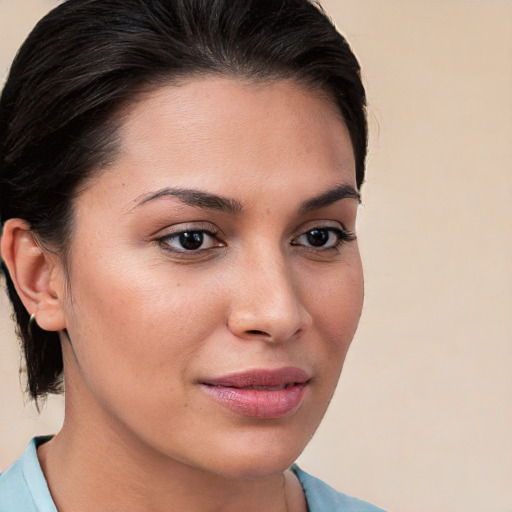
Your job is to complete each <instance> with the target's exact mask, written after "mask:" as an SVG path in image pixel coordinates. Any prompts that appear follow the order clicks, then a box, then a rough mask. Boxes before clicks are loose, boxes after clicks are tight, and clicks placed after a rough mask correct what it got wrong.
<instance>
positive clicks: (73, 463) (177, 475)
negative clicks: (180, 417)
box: [38, 417, 307, 512]
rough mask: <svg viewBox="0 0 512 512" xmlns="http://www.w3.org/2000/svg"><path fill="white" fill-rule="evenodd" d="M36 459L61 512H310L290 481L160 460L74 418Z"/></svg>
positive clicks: (120, 435) (124, 436) (126, 440)
mask: <svg viewBox="0 0 512 512" xmlns="http://www.w3.org/2000/svg"><path fill="white" fill-rule="evenodd" d="M38 456H39V459H40V462H41V467H42V469H43V473H44V474H45V477H46V479H47V482H48V485H49V488H50V491H51V494H52V497H53V499H54V501H55V504H56V506H57V509H58V510H59V512H68V511H71V510H72V511H73V512H82V511H84V512H85V511H90V510H102V509H103V508H104V506H105V503H108V504H109V509H110V510H130V512H139V510H140V511H141V512H142V511H145V512H147V511H152V512H160V511H162V512H163V511H165V512H174V511H176V512H177V511H183V510H187V511H189V512H200V511H201V512H221V511H222V512H232V511H233V512H234V511H237V512H238V511H240V510H244V511H246V512H257V511H258V512H261V511H262V510H264V511H265V512H291V511H292V510H293V511H295V510H307V508H306V507H305V500H304V497H303V493H302V488H301V487H300V483H299V482H298V481H297V480H296V477H295V476H294V475H292V474H288V475H287V476H286V477H285V475H284V473H279V474H277V475H272V476H268V477H265V478H258V479H245V478H233V477H226V476H223V475H218V474H211V473H209V472H208V471H205V470H203V469H201V468H194V467H190V466H188V465H186V464H184V463H181V462H179V461H176V460H174V459H172V458H170V457H166V456H162V455H161V454H158V453H155V452H154V450H152V449H151V448H148V447H145V446H143V445H142V443H141V442H140V441H139V442H138V443H137V442H133V440H130V439H129V436H128V435H127V434H126V433H120V432H116V433H115V434H114V435H112V432H111V431H108V430H107V429H102V430H101V432H94V431H92V430H90V429H84V428H83V427H81V426H79V425H76V424H75V422H74V421H73V419H70V418H69V417H67V418H66V421H65V423H64V426H63V428H62V430H61V432H60V433H59V434H57V435H56V436H55V437H54V438H53V439H52V440H51V441H49V442H48V443H46V444H44V445H42V446H41V447H40V448H39V450H38ZM294 480H295V481H294ZM297 484H298V486H299V487H300V491H298V489H297ZM299 507H300V508H299Z"/></svg>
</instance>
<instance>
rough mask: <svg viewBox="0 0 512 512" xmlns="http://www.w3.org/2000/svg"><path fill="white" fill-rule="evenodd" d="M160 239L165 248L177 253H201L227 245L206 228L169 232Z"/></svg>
mask: <svg viewBox="0 0 512 512" xmlns="http://www.w3.org/2000/svg"><path fill="white" fill-rule="evenodd" d="M158 241H159V243H160V244H161V245H162V247H163V248H164V249H166V250H168V251H172V252H175V253H194V252H196V253H201V252H202V251H206V250H208V249H213V248H215V247H222V246H224V245H225V244H224V243H222V242H221V241H220V240H219V239H218V237H217V235H216V234H215V233H212V232H211V231H208V230H205V229H188V230H183V231H178V232H176V233H169V234H168V235H165V236H163V237H161V238H159V239H158Z"/></svg>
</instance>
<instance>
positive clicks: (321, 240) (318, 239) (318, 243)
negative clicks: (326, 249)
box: [306, 229, 330, 247]
mask: <svg viewBox="0 0 512 512" xmlns="http://www.w3.org/2000/svg"><path fill="white" fill-rule="evenodd" d="M329 235H330V232H329V230H327V229H312V230H311V231H308V232H307V233H306V238H307V241H308V243H309V245H312V246H313V247H322V246H324V245H325V244H326V243H327V242H328V241H329Z"/></svg>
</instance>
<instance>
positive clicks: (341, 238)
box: [155, 226, 356, 256]
mask: <svg viewBox="0 0 512 512" xmlns="http://www.w3.org/2000/svg"><path fill="white" fill-rule="evenodd" d="M315 231H316V232H319V233H323V234H325V233H327V237H328V238H327V240H329V239H330V235H331V234H332V235H334V236H335V237H336V240H335V241H334V244H333V245H332V246H330V247H324V246H318V247H315V246H314V245H305V244H301V243H298V242H297V240H299V239H300V238H301V237H307V236H308V235H312V233H314V232H315ZM186 234H188V235H200V237H201V245H203V244H204V236H205V235H206V236H208V237H210V238H211V239H212V240H216V243H215V244H214V245H213V246H212V247H207V248H201V247H199V248H197V249H186V248H181V249H178V248H175V247H172V246H171V245H170V242H171V241H174V240H178V241H179V239H180V237H181V236H183V235H186ZM355 238H356V236H355V234H354V233H353V232H351V231H348V230H346V229H345V228H338V227H333V226H314V227H312V228H310V229H308V230H306V231H304V232H303V233H301V234H300V235H299V236H297V237H294V238H292V239H291V241H290V245H293V246H302V247H303V249H304V250H308V251H315V252H328V251H339V250H340V249H341V247H342V246H343V245H344V244H346V243H349V242H352V241H353V240H355ZM155 241H156V242H157V243H158V244H160V245H161V246H162V247H163V248H164V250H166V251H169V252H172V253H177V254H183V255H190V256H193V255H199V254H204V253H205V252H207V251H211V250H212V249H215V248H221V247H225V246H226V244H225V243H224V242H223V241H222V240H220V231H214V230H211V229H205V228H201V227H197V226H195V227H191V228H185V229H181V230H179V231H176V232H174V233H168V234H166V235H165V236H162V237H160V238H157V239H156V240H155Z"/></svg>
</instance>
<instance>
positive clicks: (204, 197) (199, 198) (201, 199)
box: [136, 187, 242, 214]
mask: <svg viewBox="0 0 512 512" xmlns="http://www.w3.org/2000/svg"><path fill="white" fill-rule="evenodd" d="M169 196H170V197H176V198H177V199H179V200H180V201H181V202H183V203H185V204H188V205H189V206H198V207H199V208H208V209H210V210H218V211H221V212H226V213H231V214H237V213H240V212H241V211H242V203H240V201H237V200H236V199H229V198H226V197H222V196H218V195H217V194H212V193H210V192H203V191H201V190H197V189H188V188H172V187H166V188H163V189H161V190H158V191H157V192H153V193H149V194H146V195H144V196H142V198H141V199H139V203H138V204H137V205H136V207H137V206H141V205H143V204H146V203H149V202H150V201H154V200H156V199H160V198H162V197H169Z"/></svg>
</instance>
